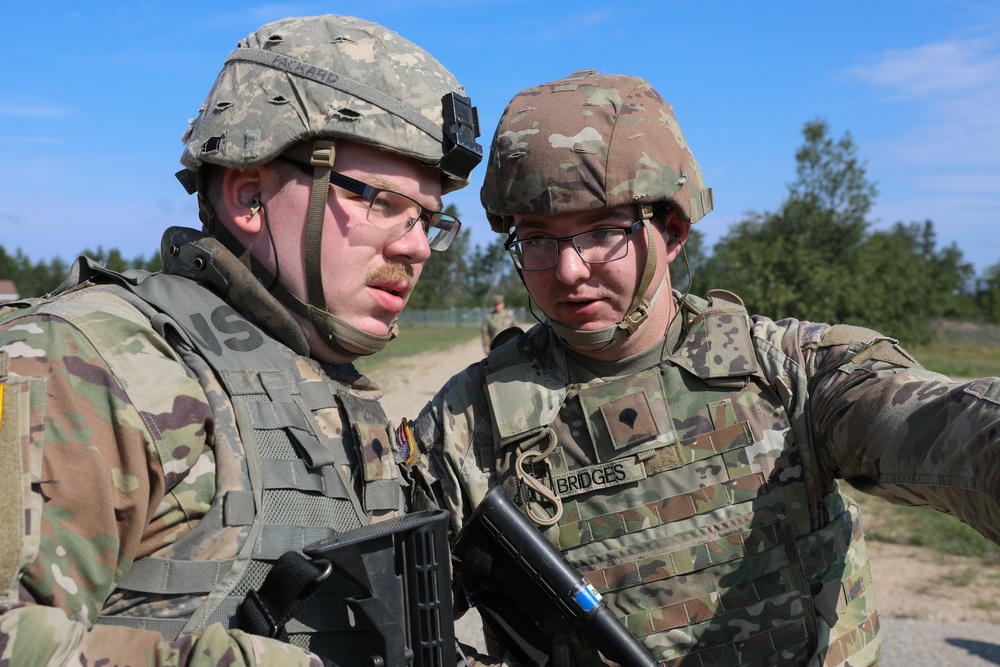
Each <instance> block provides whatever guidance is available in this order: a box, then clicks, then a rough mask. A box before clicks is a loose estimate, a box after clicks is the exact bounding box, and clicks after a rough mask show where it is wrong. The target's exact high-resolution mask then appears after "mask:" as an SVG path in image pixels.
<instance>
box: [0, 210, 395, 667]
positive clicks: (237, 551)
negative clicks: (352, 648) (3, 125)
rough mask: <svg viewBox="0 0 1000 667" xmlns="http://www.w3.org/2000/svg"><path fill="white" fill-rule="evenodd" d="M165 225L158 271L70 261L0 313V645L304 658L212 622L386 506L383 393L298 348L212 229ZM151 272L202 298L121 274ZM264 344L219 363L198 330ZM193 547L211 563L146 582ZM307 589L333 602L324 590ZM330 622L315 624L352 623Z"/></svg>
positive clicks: (91, 654) (289, 327) (184, 660)
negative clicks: (7, 532) (270, 354)
mask: <svg viewBox="0 0 1000 667" xmlns="http://www.w3.org/2000/svg"><path fill="white" fill-rule="evenodd" d="M164 244H165V246H167V247H173V248H175V249H176V250H175V252H174V253H169V252H165V253H164V257H165V258H166V263H165V271H166V273H167V274H170V275H167V276H159V275H157V274H143V273H135V274H129V276H128V278H125V279H118V278H116V277H115V276H114V275H112V274H107V275H102V273H103V272H102V271H101V270H100V269H99V267H93V266H90V265H88V264H86V263H82V264H78V265H77V266H75V267H74V273H75V274H77V275H79V279H77V280H76V281H75V282H80V279H83V278H87V279H88V280H87V282H86V283H85V284H83V285H82V286H80V287H77V288H73V289H70V290H69V291H68V292H66V293H65V294H63V295H61V296H58V297H56V298H51V299H43V300H41V301H40V302H39V303H36V304H33V305H31V306H30V307H26V308H23V309H11V310H12V312H9V313H8V314H7V315H6V317H4V318H3V324H2V327H0V355H2V359H3V367H2V372H0V384H2V385H3V386H4V388H5V391H4V407H5V410H4V413H3V415H2V416H0V418H2V421H0V432H2V433H3V434H4V436H3V442H4V443H5V445H4V446H5V447H6V448H9V449H5V452H4V454H5V457H6V458H9V459H13V460H16V461H20V462H21V470H20V471H18V472H19V474H20V476H21V477H22V478H23V479H24V481H25V482H30V485H29V484H24V485H20V484H16V485H15V484H13V482H16V481H18V480H17V478H16V477H15V476H14V475H13V472H12V473H10V476H8V477H5V478H4V483H5V487H6V488H7V489H8V490H10V489H13V488H19V487H20V488H23V489H25V492H24V497H23V498H21V499H18V500H19V503H23V507H24V509H25V517H26V520H25V521H24V522H22V523H23V524H24V531H25V535H26V540H25V542H24V543H23V545H20V549H21V550H22V552H21V554H20V563H21V568H20V569H21V572H20V578H19V585H20V595H18V593H17V588H18V587H17V583H18V582H15V581H5V582H4V584H5V591H6V595H5V598H4V607H3V609H4V610H5V611H4V613H3V616H2V617H0V628H2V631H0V637H7V642H5V643H4V645H5V646H7V648H8V650H9V649H11V648H16V652H15V653H13V654H12V655H5V656H4V657H5V658H8V657H10V658H13V659H14V660H15V662H18V664H42V663H43V662H44V658H45V656H50V657H51V659H53V660H54V659H56V657H58V656H62V657H63V659H67V658H70V657H72V656H74V655H77V656H79V657H80V659H82V660H86V661H91V662H94V661H97V660H99V659H101V658H108V659H112V660H113V661H114V662H115V663H117V664H127V663H132V664H137V663H142V662H147V661H150V660H151V659H152V656H155V659H156V662H157V663H162V664H192V665H194V664H206V665H216V664H218V663H219V662H220V661H224V660H228V659H229V658H227V657H226V656H227V655H230V654H232V653H233V652H235V653H236V654H237V655H240V657H239V658H237V660H238V661H239V662H243V663H246V664H256V663H260V662H264V663H266V664H288V665H292V664H297V665H304V664H311V663H316V662H317V660H316V658H315V656H311V655H310V654H309V653H307V652H306V651H305V650H303V649H302V648H296V647H293V646H290V645H287V644H282V643H280V642H277V641H274V640H268V639H263V638H261V637H255V636H250V635H246V634H244V633H243V632H241V631H239V630H231V631H229V633H228V634H227V632H226V630H225V627H229V626H234V625H236V623H237V621H236V619H235V607H234V604H235V603H236V602H238V601H239V600H241V599H242V595H243V594H244V593H245V592H246V590H248V589H250V588H257V587H259V586H260V584H261V582H262V581H263V578H264V575H265V574H266V572H267V565H268V563H270V562H273V561H274V560H275V559H276V558H277V557H278V556H280V555H281V554H282V553H284V552H285V551H287V550H288V549H294V548H295V547H296V545H297V546H299V547H301V546H302V545H304V544H307V543H309V542H313V541H316V540H318V539H322V538H323V537H327V536H329V535H331V534H332V533H333V532H334V530H346V529H350V528H355V527H357V526H360V525H362V523H365V522H368V521H369V520H371V519H370V517H372V518H376V519H377V518H379V517H389V516H393V515H395V514H396V513H398V512H399V510H401V509H402V508H403V505H402V500H403V496H402V493H401V483H402V479H401V477H400V475H399V474H398V468H397V462H396V460H395V450H394V449H393V448H391V447H388V446H387V444H388V443H390V442H391V440H390V439H389V436H390V434H389V432H388V423H387V419H386V417H385V415H384V413H383V412H382V410H381V407H380V406H379V404H378V402H377V400H376V399H377V398H378V397H379V395H380V392H379V391H378V388H377V387H376V386H374V385H373V384H371V383H370V382H369V381H368V380H366V379H365V378H364V377H363V376H360V375H358V374H357V372H356V371H354V369H353V367H351V366H349V365H348V366H344V367H328V366H322V365H320V364H319V363H317V362H315V361H313V360H311V359H309V358H308V357H307V356H303V353H305V352H306V351H307V350H308V348H307V347H306V346H305V345H304V339H303V338H302V334H301V331H300V329H299V328H298V326H297V324H296V323H295V322H294V320H292V319H291V317H290V316H289V315H288V314H287V311H285V310H284V309H283V308H281V307H280V306H278V305H277V304H276V303H275V301H274V298H273V297H271V296H270V295H269V294H268V293H267V292H266V291H264V289H263V288H262V286H261V285H260V284H259V283H258V282H256V281H255V280H254V279H253V278H252V277H251V276H250V275H249V272H247V271H246V270H245V268H244V267H243V266H242V265H241V264H240V263H239V262H238V261H237V260H236V258H235V257H233V256H232V255H231V254H230V253H228V251H226V250H225V249H223V248H221V246H219V244H218V243H217V242H215V241H214V240H213V239H211V238H208V237H204V238H203V237H202V235H201V234H199V233H198V232H195V231H194V230H190V229H182V228H175V229H172V230H170V231H169V232H168V233H167V235H166V236H165V237H164ZM194 257H203V258H204V257H208V258H210V263H209V266H210V270H212V271H213V272H218V274H219V275H223V276H225V277H226V280H227V281H228V282H229V283H230V285H231V286H230V290H231V292H230V294H231V296H232V298H231V302H232V303H233V304H234V305H237V306H238V307H239V308H240V311H237V310H235V309H234V308H233V306H231V305H229V303H227V302H226V301H223V300H222V299H219V298H218V297H214V295H212V294H211V293H210V292H209V291H208V290H206V289H205V288H204V287H203V286H199V285H197V284H195V283H194V282H193V281H191V280H188V279H187V278H182V277H180V275H177V274H181V275H183V274H194V273H195V271H196V270H195V269H194V268H193V264H192V262H191V260H192V258H194ZM163 277H166V278H172V279H173V281H172V282H174V283H178V285H177V286H175V287H174V290H172V291H169V292H167V293H168V294H169V295H170V298H174V299H176V298H177V297H181V298H182V299H184V300H186V301H190V302H192V303H195V304H197V305H199V306H201V305H202V303H203V299H205V300H214V301H209V302H211V303H214V306H213V307H212V308H211V309H208V310H204V313H205V314H204V316H199V313H189V314H188V318H187V321H185V320H184V318H182V317H180V315H179V313H177V312H174V313H166V312H163V310H161V308H162V307H164V306H163V305H162V304H161V305H160V306H158V307H155V308H154V307H153V306H151V305H150V304H149V303H146V302H145V301H144V300H143V301H140V300H139V299H137V298H136V297H135V296H133V295H132V294H131V292H132V291H133V290H129V289H126V288H124V287H122V286H120V285H121V283H125V284H131V283H137V285H138V289H139V291H140V293H141V294H142V295H143V296H144V297H145V298H153V299H154V300H155V297H150V295H149V294H148V293H147V292H144V291H142V290H143V286H150V285H153V284H154V283H156V282H157V279H160V278H163ZM115 283H118V285H116V284H115ZM166 307H169V306H166ZM246 317H250V318H251V319H245V318H246ZM220 322H222V323H223V324H222V326H221V327H220V326H218V323H220ZM255 322H256V323H258V324H259V326H258V324H255ZM279 341H280V342H279ZM271 345H273V346H275V349H279V350H280V351H281V352H280V354H281V355H282V356H281V357H280V358H279V359H278V360H277V363H275V364H274V368H267V364H266V363H264V362H261V361H259V360H258V361H255V364H256V365H259V366H261V367H260V368H258V369H256V370H254V369H249V368H246V369H244V368H241V367H239V364H236V365H234V366H232V367H231V368H228V369H226V368H222V369H220V368H219V366H220V365H222V364H221V363H217V362H216V360H215V359H213V358H212V352H211V349H212V348H213V347H214V348H216V350H217V351H219V352H222V351H225V352H224V353H223V355H226V353H228V356H230V357H234V358H242V359H246V358H252V357H253V356H254V355H262V354H263V353H264V352H265V351H266V349H267V347H268V346H271ZM232 350H239V352H240V353H241V354H239V355H236V354H233V353H232ZM323 397H325V400H324V398H323ZM251 454H252V455H251ZM248 460H251V461H253V460H255V461H256V463H252V464H248ZM285 471H287V475H286V474H284V472H285ZM282 480H284V481H282ZM387 485H388V486H387ZM393 489H395V491H393ZM253 494H257V496H258V498H262V502H263V505H262V509H259V510H257V511H256V512H255V509H254V507H255V504H254V497H253ZM258 502H261V501H258ZM284 506H292V507H294V519H293V518H292V517H290V516H288V515H287V512H286V511H285V509H284ZM292 533H294V534H292ZM10 543H11V544H17V542H16V541H13V540H11V541H10ZM255 545H256V546H255ZM248 550H252V552H253V553H252V559H250V558H249V557H248V555H247V554H248ZM242 560H247V561H248V562H246V563H242V564H241V561H242ZM200 561H204V562H203V563H199V562H200ZM234 565H236V566H235V567H234ZM206 566H207V567H211V568H214V569H215V570H217V572H218V576H216V577H214V578H213V579H211V580H210V581H209V582H208V584H207V585H202V586H199V585H198V584H197V583H191V582H190V580H189V582H188V583H189V585H188V587H187V588H188V590H185V591H184V594H180V593H177V592H175V591H172V590H170V589H169V587H168V586H169V585H168V584H167V583H164V584H163V586H162V587H160V586H154V585H153V584H152V583H150V581H149V579H150V577H153V578H157V577H161V576H162V577H163V578H164V579H167V578H168V576H167V573H168V571H169V570H170V569H171V568H180V569H184V568H186V571H185V572H184V573H183V574H175V575H174V576H175V577H177V578H181V577H183V576H187V577H189V578H196V577H194V575H193V574H192V573H191V572H192V568H195V567H202V568H204V567H206ZM178 571H180V570H178ZM4 572H5V574H6V573H8V572H9V570H6V569H5V570H4ZM227 573H228V576H226V577H224V576H223V575H227ZM11 585H13V588H10V586H11ZM336 586H340V590H339V593H340V594H341V595H342V594H343V593H344V592H345V590H347V589H345V588H344V586H345V584H344V582H343V581H342V580H341V581H340V582H339V583H337V584H331V587H332V588H330V589H329V590H328V591H327V592H326V593H323V592H322V591H321V595H323V596H324V597H327V596H335V595H336V592H337V590H336ZM12 603H13V605H12ZM317 605H318V607H321V606H323V605H328V608H327V609H326V610H325V611H326V615H327V616H328V617H330V618H333V617H336V616H338V615H343V614H344V609H343V606H342V604H341V605H334V604H332V603H331V602H330V600H328V599H327V600H324V601H317ZM313 613H315V612H313ZM192 616H194V617H195V618H194V620H192ZM215 621H219V622H221V623H222V625H219V624H215V625H212V623H214V622H215ZM339 623H340V627H339V628H334V629H332V630H331V628H330V626H329V625H327V626H326V627H325V628H323V630H326V631H331V632H332V631H339V632H348V631H349V629H350V628H349V623H348V622H347V620H346V618H341V619H340V621H339ZM313 627H314V629H315V628H317V627H319V626H316V625H315V624H314V625H313ZM143 628H148V629H143ZM154 629H155V632H154V631H152V630H154ZM192 629H197V630H203V632H195V633H191V632H190V631H191V630H192ZM88 630H89V631H88ZM313 631H314V630H309V631H306V630H304V629H302V628H301V627H300V628H299V632H300V633H302V637H301V641H297V640H295V639H294V638H293V642H295V643H299V644H301V645H302V646H309V645H313V644H314V640H313V639H312V638H310V637H309V636H308V635H307V634H305V633H307V632H309V633H311V632H313ZM292 633H293V634H295V631H294V630H293V631H292ZM170 640H172V641H170ZM350 640H351V638H350V637H349V635H341V641H342V642H344V643H345V644H346V643H347V642H348V641H350ZM29 643H30V644H32V645H33V646H32V647H31V648H30V649H27V648H26V646H27V645H28V644H29ZM29 650H30V652H26V651H29ZM314 650H320V649H319V648H316V647H315V646H314ZM321 652H322V651H321ZM358 659H359V660H360V659H362V658H361V657H359V658H358ZM22 660H23V662H22Z"/></svg>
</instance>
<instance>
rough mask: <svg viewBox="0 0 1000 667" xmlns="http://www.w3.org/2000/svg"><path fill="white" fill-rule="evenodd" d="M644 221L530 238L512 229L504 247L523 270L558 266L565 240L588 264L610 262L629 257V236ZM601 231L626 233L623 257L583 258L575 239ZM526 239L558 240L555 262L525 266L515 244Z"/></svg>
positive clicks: (515, 263)
mask: <svg viewBox="0 0 1000 667" xmlns="http://www.w3.org/2000/svg"><path fill="white" fill-rule="evenodd" d="M644 222H645V221H644V220H636V221H635V222H633V223H632V224H631V225H629V226H628V227H598V228H596V229H588V230H587V231H585V232H578V233H576V234H571V235H570V236H559V237H550V236H540V237H535V238H530V239H518V238H517V230H516V229H514V230H511V232H510V234H509V235H508V236H507V240H505V241H504V242H503V248H504V250H506V251H507V252H508V253H509V254H510V258H511V260H512V261H513V262H514V266H516V267H517V268H518V269H520V270H521V271H548V270H549V269H551V268H553V267H555V266H558V265H559V244H560V243H563V242H564V241H569V242H571V243H572V244H573V250H575V251H576V254H577V255H579V256H580V259H581V260H582V261H584V262H587V264H610V263H611V262H617V261H618V260H620V259H625V258H626V257H628V249H629V245H630V243H629V236H631V235H632V234H634V233H635V232H637V231H638V230H640V229H642V226H643V223H644ZM601 231H619V232H622V233H624V234H625V254H623V255H622V256H621V257H615V258H614V259H608V260H604V261H603V262H589V261H587V260H586V259H583V252H582V251H581V250H580V246H578V245H577V244H576V243H575V242H573V239H575V238H576V237H578V236H585V235H587V234H593V233H594V232H601ZM525 241H555V242H556V254H555V262H554V263H553V264H551V265H550V266H546V267H543V268H537V269H529V268H527V267H525V266H524V263H523V262H522V261H521V260H520V259H519V256H520V255H521V254H522V253H521V250H520V248H519V247H518V248H517V249H516V254H515V246H520V244H521V243H524V242H525Z"/></svg>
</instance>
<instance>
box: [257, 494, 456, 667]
mask: <svg viewBox="0 0 1000 667" xmlns="http://www.w3.org/2000/svg"><path fill="white" fill-rule="evenodd" d="M303 553H304V554H305V555H306V556H307V557H308V558H305V557H303V556H302V555H301V554H299V553H297V552H294V551H290V552H288V553H286V554H285V555H283V556H282V557H281V558H280V559H279V560H278V562H277V563H276V564H275V566H274V568H273V569H272V570H271V571H270V572H269V573H268V576H267V578H266V579H265V581H264V583H263V585H262V586H261V587H260V589H258V590H252V591H250V592H249V593H248V594H247V597H246V599H245V600H244V601H243V603H242V604H241V605H240V607H239V612H238V613H239V617H240V622H241V627H243V628H244V629H245V630H247V631H248V632H253V633H255V634H261V635H264V636H268V637H274V638H278V639H283V640H287V636H288V633H287V632H286V630H285V624H286V623H287V622H288V621H289V620H291V619H292V618H295V617H296V614H298V613H299V612H300V611H302V610H303V609H305V608H306V605H307V604H309V603H310V600H312V599H313V596H314V595H315V594H316V592H317V590H318V589H319V588H320V586H321V585H322V584H323V583H324V582H325V581H326V580H327V579H329V577H330V574H331V573H332V572H334V571H336V572H338V573H339V574H340V575H341V576H342V577H343V578H345V579H347V580H349V581H350V582H351V583H353V584H354V585H355V587H357V588H358V589H360V591H362V594H361V595H356V596H353V597H347V598H337V599H344V600H345V601H346V604H347V607H348V609H349V610H350V611H351V612H353V615H354V618H355V619H358V620H360V622H361V624H362V625H363V626H364V627H365V629H366V630H367V631H368V636H369V638H370V639H371V646H372V655H371V656H370V661H369V662H368V664H369V665H371V667H407V666H412V667H456V665H457V663H458V645H457V644H456V642H455V625H454V622H453V621H454V616H453V613H452V599H451V572H450V569H449V565H448V512H446V511H445V510H433V511H424V512H414V513H412V514H405V515H403V516H400V517H397V518H394V519H389V520H386V521H380V522H378V523H373V524H370V525H367V526H362V527H360V528H356V529H354V530H350V531H346V532H343V533H338V534H336V535H333V536H331V537H328V538H326V539H324V540H320V541H319V542H314V543H313V544H310V545H308V546H307V547H305V548H304V549H303ZM313 604H314V605H315V600H313ZM328 664H330V663H328Z"/></svg>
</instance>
